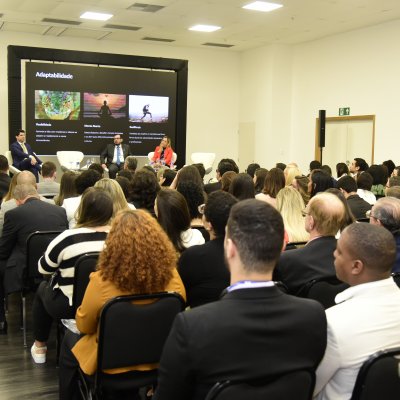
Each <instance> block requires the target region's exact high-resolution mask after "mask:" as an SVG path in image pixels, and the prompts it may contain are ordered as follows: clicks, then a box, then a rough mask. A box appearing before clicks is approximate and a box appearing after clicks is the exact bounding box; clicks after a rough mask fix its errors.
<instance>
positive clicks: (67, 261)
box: [31, 188, 126, 364]
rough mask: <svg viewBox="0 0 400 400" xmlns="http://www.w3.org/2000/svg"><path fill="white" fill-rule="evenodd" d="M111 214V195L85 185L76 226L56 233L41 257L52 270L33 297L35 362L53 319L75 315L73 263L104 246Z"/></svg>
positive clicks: (42, 358)
mask: <svg viewBox="0 0 400 400" xmlns="http://www.w3.org/2000/svg"><path fill="white" fill-rule="evenodd" d="M112 214H113V201H112V199H111V197H110V195H109V194H108V193H107V192H106V191H105V190H104V189H101V188H88V189H87V190H86V191H85V192H84V193H83V195H82V201H81V203H80V205H79V208H78V211H77V221H76V227H75V228H74V229H68V230H66V231H64V232H62V233H61V234H60V235H58V236H57V237H56V238H55V239H54V240H53V241H52V242H51V243H50V244H49V246H48V248H47V250H46V252H45V254H44V255H43V256H42V257H41V258H40V260H39V272H41V273H42V274H45V275H46V274H47V275H49V274H52V275H53V279H51V280H50V281H43V282H42V283H41V284H40V285H39V288H38V290H37V292H36V295H35V298H34V300H33V308H32V314H33V332H34V338H35V342H34V344H33V346H32V348H31V354H32V358H33V360H34V361H35V363H37V364H42V363H45V362H46V351H47V347H46V343H47V340H48V338H49V335H50V329H51V324H52V321H53V319H62V318H64V319H71V318H74V316H75V311H74V309H73V308H72V293H73V278H74V272H75V269H74V268H75V263H76V261H77V259H78V258H79V257H80V256H81V255H82V254H85V253H87V252H91V251H101V250H103V246H104V241H105V239H106V237H107V233H108V231H109V230H110V226H109V223H110V220H111V218H112ZM124 250H126V249H124Z"/></svg>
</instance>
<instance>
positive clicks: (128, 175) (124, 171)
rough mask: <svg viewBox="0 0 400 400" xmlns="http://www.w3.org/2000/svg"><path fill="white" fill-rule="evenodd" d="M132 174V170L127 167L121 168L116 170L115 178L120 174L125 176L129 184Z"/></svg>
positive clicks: (122, 176)
mask: <svg viewBox="0 0 400 400" xmlns="http://www.w3.org/2000/svg"><path fill="white" fill-rule="evenodd" d="M133 175H135V174H134V173H133V172H132V171H130V170H129V169H121V170H120V171H118V172H117V178H118V177H119V176H120V177H121V178H126V179H128V181H129V184H130V183H131V182H132V180H133Z"/></svg>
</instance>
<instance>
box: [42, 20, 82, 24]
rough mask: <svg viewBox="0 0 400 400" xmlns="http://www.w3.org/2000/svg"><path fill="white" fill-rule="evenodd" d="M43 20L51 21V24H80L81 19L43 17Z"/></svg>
mask: <svg viewBox="0 0 400 400" xmlns="http://www.w3.org/2000/svg"><path fill="white" fill-rule="evenodd" d="M42 22H50V23H51V24H63V25H80V24H81V23H82V22H81V21H69V20H67V19H57V18H43V19H42Z"/></svg>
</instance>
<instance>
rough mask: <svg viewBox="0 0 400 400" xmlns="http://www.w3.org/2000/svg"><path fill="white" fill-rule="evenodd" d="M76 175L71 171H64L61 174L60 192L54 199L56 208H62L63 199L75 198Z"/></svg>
mask: <svg viewBox="0 0 400 400" xmlns="http://www.w3.org/2000/svg"><path fill="white" fill-rule="evenodd" d="M77 177H78V175H77V174H76V173H75V172H73V171H66V172H64V173H63V175H62V177H61V182H60V191H59V194H58V195H57V196H55V197H54V203H55V204H56V205H57V206H62V204H63V203H64V200H65V199H69V198H70V197H75V196H76V195H77V193H76V186H75V179H76V178H77Z"/></svg>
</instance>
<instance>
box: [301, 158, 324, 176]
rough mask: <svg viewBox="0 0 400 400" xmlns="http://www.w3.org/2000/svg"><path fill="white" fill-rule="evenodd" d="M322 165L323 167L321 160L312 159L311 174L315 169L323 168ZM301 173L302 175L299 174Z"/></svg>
mask: <svg viewBox="0 0 400 400" xmlns="http://www.w3.org/2000/svg"><path fill="white" fill-rule="evenodd" d="M321 167H322V164H321V162H320V161H318V160H312V161H310V168H309V171H310V174H311V173H312V172H313V171H314V170H315V169H321ZM299 175H301V174H299Z"/></svg>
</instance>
